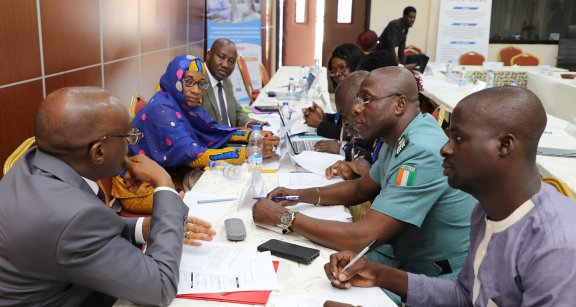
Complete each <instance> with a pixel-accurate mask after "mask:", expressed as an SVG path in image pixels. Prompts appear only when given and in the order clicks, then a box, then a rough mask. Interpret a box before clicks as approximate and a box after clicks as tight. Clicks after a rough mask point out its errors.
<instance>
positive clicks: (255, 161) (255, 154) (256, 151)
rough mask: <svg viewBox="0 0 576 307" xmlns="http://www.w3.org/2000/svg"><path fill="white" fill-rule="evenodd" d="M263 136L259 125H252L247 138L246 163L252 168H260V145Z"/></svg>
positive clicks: (262, 141)
mask: <svg viewBox="0 0 576 307" xmlns="http://www.w3.org/2000/svg"><path fill="white" fill-rule="evenodd" d="M263 143H264V138H263V137H262V132H261V130H260V125H254V126H252V132H251V133H250V137H249V138H248V165H249V166H250V168H252V169H260V168H262V145H263Z"/></svg>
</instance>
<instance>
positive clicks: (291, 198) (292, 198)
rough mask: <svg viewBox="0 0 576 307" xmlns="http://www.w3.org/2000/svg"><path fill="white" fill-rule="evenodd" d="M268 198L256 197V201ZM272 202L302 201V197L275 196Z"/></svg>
mask: <svg viewBox="0 0 576 307" xmlns="http://www.w3.org/2000/svg"><path fill="white" fill-rule="evenodd" d="M260 198H266V197H254V199H260ZM272 200H300V196H298V195H288V196H274V197H272Z"/></svg>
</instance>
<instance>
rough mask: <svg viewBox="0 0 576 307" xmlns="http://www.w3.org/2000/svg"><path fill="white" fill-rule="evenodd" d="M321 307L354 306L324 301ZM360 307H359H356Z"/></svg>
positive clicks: (352, 306)
mask: <svg viewBox="0 0 576 307" xmlns="http://www.w3.org/2000/svg"><path fill="white" fill-rule="evenodd" d="M322 306H323V307H354V305H350V304H346V303H340V302H335V301H330V300H328V301H325V302H324V305H322ZM358 307H361V306H358Z"/></svg>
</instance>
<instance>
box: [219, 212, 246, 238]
mask: <svg viewBox="0 0 576 307" xmlns="http://www.w3.org/2000/svg"><path fill="white" fill-rule="evenodd" d="M224 226H225V227H226V237H227V238H228V240H230V241H242V240H244V239H245V238H246V227H244V222H243V221H242V220H241V219H238V218H230V219H226V220H225V221H224Z"/></svg>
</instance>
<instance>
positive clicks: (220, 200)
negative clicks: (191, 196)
mask: <svg viewBox="0 0 576 307" xmlns="http://www.w3.org/2000/svg"><path fill="white" fill-rule="evenodd" d="M233 200H236V198H218V199H200V200H198V203H199V204H209V203H219V202H223V201H233Z"/></svg>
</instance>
